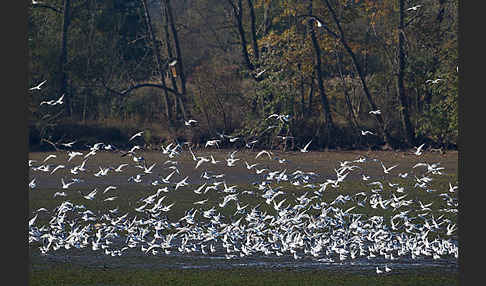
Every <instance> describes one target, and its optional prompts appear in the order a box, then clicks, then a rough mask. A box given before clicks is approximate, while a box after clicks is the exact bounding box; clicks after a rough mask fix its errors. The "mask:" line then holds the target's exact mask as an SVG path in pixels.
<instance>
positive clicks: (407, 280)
mask: <svg viewBox="0 0 486 286" xmlns="http://www.w3.org/2000/svg"><path fill="white" fill-rule="evenodd" d="M29 280H30V281H29V282H30V283H29V285H32V286H34V285H43V286H49V285H100V286H101V285H232V286H235V285H246V286H251V285H255V286H256V285H319V286H324V285H333V286H338V285H397V286H399V285H415V286H419V285H424V286H425V285H427V286H433V285H441V286H444V285H458V284H459V281H458V274H457V272H456V273H454V272H445V271H443V270H437V269H433V268H426V269H421V270H419V271H417V270H413V271H412V270H402V271H395V273H393V274H386V275H381V274H380V275H377V274H374V272H373V274H371V273H369V272H366V273H365V272H362V273H359V272H358V273H352V272H348V271H340V272H337V271H327V270H292V269H261V268H244V269H217V270H210V271H208V270H179V269H178V270H176V269H157V270H153V269H152V270H148V269H93V268H87V267H76V266H70V265H59V266H55V267H53V268H50V269H34V270H32V272H31V276H30V279H29Z"/></svg>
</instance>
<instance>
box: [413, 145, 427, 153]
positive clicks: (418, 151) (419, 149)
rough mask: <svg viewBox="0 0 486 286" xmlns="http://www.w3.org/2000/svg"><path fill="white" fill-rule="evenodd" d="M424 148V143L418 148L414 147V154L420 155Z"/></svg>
mask: <svg viewBox="0 0 486 286" xmlns="http://www.w3.org/2000/svg"><path fill="white" fill-rule="evenodd" d="M424 146H425V143H424V144H422V145H420V146H419V147H415V148H417V150H416V151H415V153H414V154H415V155H417V156H420V155H422V148H424Z"/></svg>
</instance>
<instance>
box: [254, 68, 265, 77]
mask: <svg viewBox="0 0 486 286" xmlns="http://www.w3.org/2000/svg"><path fill="white" fill-rule="evenodd" d="M266 71H267V70H265V69H264V70H262V71H260V72H258V73H257V74H256V75H255V78H259V77H260V76H261V75H262V74H263V73H264V72H266Z"/></svg>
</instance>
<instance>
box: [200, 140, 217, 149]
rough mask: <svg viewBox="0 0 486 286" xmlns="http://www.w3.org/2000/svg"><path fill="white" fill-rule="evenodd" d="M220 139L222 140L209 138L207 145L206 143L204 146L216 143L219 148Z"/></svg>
mask: <svg viewBox="0 0 486 286" xmlns="http://www.w3.org/2000/svg"><path fill="white" fill-rule="evenodd" d="M220 141H221V140H217V139H215V140H208V141H207V142H206V145H205V146H204V147H208V146H214V145H216V147H218V148H219V145H218V142H220Z"/></svg>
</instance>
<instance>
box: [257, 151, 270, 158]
mask: <svg viewBox="0 0 486 286" xmlns="http://www.w3.org/2000/svg"><path fill="white" fill-rule="evenodd" d="M271 153H272V152H268V151H266V150H262V151H260V152H258V154H257V155H256V156H255V159H257V158H258V157H260V156H261V155H263V154H267V155H268V158H270V159H272V155H271Z"/></svg>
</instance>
